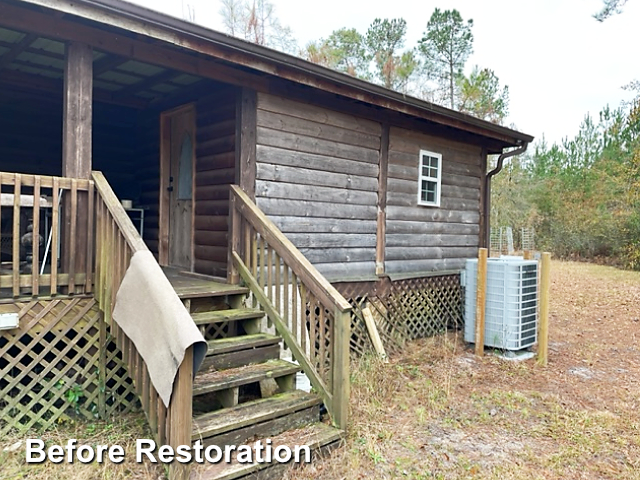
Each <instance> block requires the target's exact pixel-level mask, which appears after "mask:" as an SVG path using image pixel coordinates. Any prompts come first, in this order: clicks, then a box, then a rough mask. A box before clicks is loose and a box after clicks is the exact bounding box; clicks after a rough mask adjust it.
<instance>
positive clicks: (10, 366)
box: [0, 297, 138, 438]
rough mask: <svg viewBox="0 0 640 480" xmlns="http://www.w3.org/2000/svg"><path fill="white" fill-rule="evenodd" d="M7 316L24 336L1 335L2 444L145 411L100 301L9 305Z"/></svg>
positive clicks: (5, 306) (14, 332)
mask: <svg viewBox="0 0 640 480" xmlns="http://www.w3.org/2000/svg"><path fill="white" fill-rule="evenodd" d="M0 313H18V317H19V319H20V320H19V321H20V325H19V328H17V329H14V330H3V331H0V438H2V437H3V436H4V435H6V434H7V432H9V431H10V430H12V429H18V430H25V429H47V428H49V427H51V426H52V425H55V424H56V423H58V422H61V421H65V420H68V419H69V418H74V417H84V418H89V419H91V418H97V417H102V418H108V417H110V416H112V415H114V414H116V413H118V412H123V411H124V412H126V411H132V410H135V409H137V408H138V403H137V400H136V397H135V394H134V390H133V385H132V383H131V380H130V379H129V376H128V374H127V371H126V369H125V366H124V363H123V361H122V356H121V354H120V352H119V351H118V349H117V348H116V347H115V344H114V343H113V342H112V341H111V339H110V337H109V334H108V331H107V328H106V324H105V323H104V322H103V320H102V314H101V313H100V310H99V309H98V305H97V303H96V301H95V300H94V299H93V298H86V297H76V298H65V299H57V300H34V301H30V302H17V303H11V304H3V305H0Z"/></svg>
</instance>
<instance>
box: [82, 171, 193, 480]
mask: <svg viewBox="0 0 640 480" xmlns="http://www.w3.org/2000/svg"><path fill="white" fill-rule="evenodd" d="M93 180H94V182H95V187H96V202H95V203H96V277H95V296H96V298H97V299H98V301H99V304H100V309H101V310H102V312H103V313H104V316H105V324H106V325H108V326H109V328H110V333H111V336H112V338H113V339H114V340H115V342H116V345H117V346H118V348H119V349H120V350H121V351H122V355H123V360H124V362H125V364H126V365H127V368H128V372H129V376H130V377H131V379H132V380H133V383H134V385H135V388H136V392H137V394H138V396H139V398H140V402H141V404H142V408H143V409H144V412H145V414H146V416H147V419H148V421H149V425H150V427H151V431H152V433H153V434H154V436H155V440H156V442H157V443H158V444H159V445H171V446H172V447H173V448H174V449H175V448H176V447H177V446H179V445H190V444H191V428H192V382H193V380H192V374H193V347H190V348H189V349H188V350H187V351H186V353H185V357H184V360H183V361H182V364H181V365H180V368H179V370H178V373H177V376H176V379H175V381H174V385H173V393H172V395H171V402H170V404H169V407H168V408H166V407H165V405H164V403H163V402H162V400H161V399H160V397H159V395H158V393H157V392H156V390H155V388H154V387H153V384H152V382H151V380H150V378H149V371H148V369H147V365H146V364H145V361H144V360H143V359H142V357H141V356H140V354H139V353H138V351H137V349H136V346H135V345H134V343H133V341H131V339H130V338H129V337H127V335H126V334H125V333H124V331H123V330H122V329H120V328H119V327H118V324H117V323H116V322H115V321H112V317H111V315H112V313H113V308H114V306H115V299H116V293H117V292H118V288H119V287H120V285H121V283H122V280H123V278H124V275H125V272H126V271H127V268H128V267H129V263H130V261H131V257H132V256H133V255H134V254H135V253H136V252H138V251H145V250H148V249H147V246H146V245H145V243H144V241H143V240H142V238H141V237H140V235H139V234H138V232H137V230H136V228H135V227H134V225H133V223H132V222H131V220H130V218H129V216H128V215H127V213H126V211H125V210H124V208H123V207H122V205H121V203H120V201H119V200H118V199H117V197H116V195H115V194H114V193H113V191H112V190H111V187H110V186H109V184H108V183H107V181H106V179H105V178H104V176H103V175H102V173H100V172H93ZM154 335H162V332H154ZM188 472H189V469H188V465H184V464H180V463H178V462H173V463H172V465H171V468H170V470H169V478H170V479H186V478H188V476H189V473H188Z"/></svg>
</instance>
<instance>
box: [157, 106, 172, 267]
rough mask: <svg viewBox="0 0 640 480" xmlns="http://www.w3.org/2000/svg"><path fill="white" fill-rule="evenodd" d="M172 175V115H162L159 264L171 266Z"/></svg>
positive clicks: (166, 113)
mask: <svg viewBox="0 0 640 480" xmlns="http://www.w3.org/2000/svg"><path fill="white" fill-rule="evenodd" d="M170 174H171V114H170V112H163V113H161V114H160V182H159V184H160V187H159V188H160V192H159V193H158V197H159V212H158V215H159V220H158V230H159V231H158V263H160V265H169V208H170V206H169V200H170V198H169V197H170V195H169V182H168V179H169V176H170Z"/></svg>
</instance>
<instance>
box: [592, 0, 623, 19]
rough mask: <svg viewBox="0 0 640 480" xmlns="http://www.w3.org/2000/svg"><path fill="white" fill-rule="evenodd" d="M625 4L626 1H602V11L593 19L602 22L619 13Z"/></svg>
mask: <svg viewBox="0 0 640 480" xmlns="http://www.w3.org/2000/svg"><path fill="white" fill-rule="evenodd" d="M625 3H627V0H602V10H600V11H599V12H598V13H596V14H595V15H594V16H593V18H595V19H596V20H598V21H599V22H604V21H605V20H606V19H607V18H609V17H611V16H612V15H616V14H618V13H621V12H622V7H624V4H625Z"/></svg>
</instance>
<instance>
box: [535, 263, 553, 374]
mask: <svg viewBox="0 0 640 480" xmlns="http://www.w3.org/2000/svg"><path fill="white" fill-rule="evenodd" d="M550 288H551V254H550V253H548V252H544V253H543V254H542V258H541V260H540V325H539V327H538V365H543V366H544V365H546V364H547V362H548V361H549V291H550Z"/></svg>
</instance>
